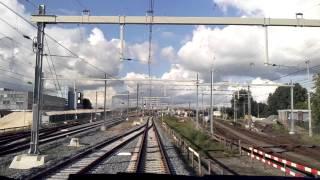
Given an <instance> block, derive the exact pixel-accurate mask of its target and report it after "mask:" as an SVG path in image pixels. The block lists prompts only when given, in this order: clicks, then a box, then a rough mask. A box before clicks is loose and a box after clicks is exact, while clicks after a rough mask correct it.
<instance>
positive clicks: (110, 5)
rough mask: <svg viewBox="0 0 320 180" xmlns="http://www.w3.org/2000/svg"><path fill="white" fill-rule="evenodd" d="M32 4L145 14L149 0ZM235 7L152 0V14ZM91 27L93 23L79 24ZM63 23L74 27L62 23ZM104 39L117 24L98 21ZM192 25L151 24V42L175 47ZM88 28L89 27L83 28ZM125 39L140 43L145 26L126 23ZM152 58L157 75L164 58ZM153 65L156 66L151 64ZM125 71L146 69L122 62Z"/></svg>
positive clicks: (43, 0) (165, 65) (70, 11)
mask: <svg viewBox="0 0 320 180" xmlns="http://www.w3.org/2000/svg"><path fill="white" fill-rule="evenodd" d="M29 1H30V2H32V3H33V4H45V5H46V8H47V11H48V12H47V13H48V14H55V15H62V14H64V15H79V14H81V11H82V10H83V9H84V8H86V9H89V10H90V11H91V15H137V16H141V15H145V13H146V10H147V9H148V8H149V0H120V1H119V0H107V1H102V0H90V1H85V0H68V1H65V0H64V1H63V0H54V1H52V0H51V1H50V0H29ZM19 2H20V3H22V4H24V5H25V7H26V8H27V11H28V12H36V9H35V7H34V6H33V5H31V4H30V3H28V2H26V0H19ZM235 12H236V11H229V12H228V13H223V12H222V11H221V9H220V8H219V7H218V6H217V5H216V4H215V3H214V2H213V1H212V0H175V1H172V0H161V1H160V0H158V1H157V0H156V1H155V6H154V14H155V15H159V16H230V15H235V14H236V13H235ZM81 26H82V27H86V28H88V29H91V28H93V27H96V26H95V25H81ZM63 27H74V26H67V25H63ZM98 27H99V28H101V29H102V30H103V32H104V34H105V36H106V37H107V38H108V39H112V38H119V26H117V25H98ZM194 28H195V27H194V26H154V27H153V43H154V44H156V45H157V49H158V50H159V49H161V48H163V47H166V46H172V47H173V48H175V49H179V48H180V46H181V43H182V41H183V40H185V39H187V38H188V37H190V35H192V31H193V29H194ZM87 32H90V31H87ZM125 39H126V41H128V42H130V43H142V42H144V41H147V40H148V27H147V26H132V25H131V26H126V28H125ZM155 59H156V62H154V64H153V65H152V74H153V75H156V76H161V75H162V74H163V73H164V72H165V71H168V70H169V68H170V62H168V60H167V59H163V57H161V56H159V54H156V57H155ZM155 67H156V68H155ZM126 72H137V73H147V65H145V64H144V65H143V64H139V63H137V62H124V63H123V69H122V71H121V72H120V75H122V76H123V75H125V74H126Z"/></svg>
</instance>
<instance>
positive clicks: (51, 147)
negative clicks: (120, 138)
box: [0, 121, 133, 179]
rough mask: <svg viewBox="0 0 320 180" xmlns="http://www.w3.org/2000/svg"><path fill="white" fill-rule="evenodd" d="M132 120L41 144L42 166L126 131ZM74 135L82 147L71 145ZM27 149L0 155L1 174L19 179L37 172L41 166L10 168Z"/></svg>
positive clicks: (51, 163) (48, 165) (130, 126)
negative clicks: (15, 159)
mask: <svg viewBox="0 0 320 180" xmlns="http://www.w3.org/2000/svg"><path fill="white" fill-rule="evenodd" d="M132 127H133V126H132V121H129V122H122V123H120V124H118V125H115V126H113V127H111V128H108V129H107V130H106V131H100V127H97V128H95V129H92V130H90V131H87V132H84V133H79V134H76V135H73V136H70V137H67V138H63V139H60V140H56V141H53V142H50V143H47V144H44V145H40V150H41V154H43V155H46V157H45V162H46V163H45V165H44V166H43V167H41V168H45V167H50V165H53V164H55V163H57V162H60V161H61V160H63V159H66V158H68V157H70V156H71V155H74V154H76V153H78V152H80V151H82V150H84V149H85V148H86V147H88V146H90V145H94V144H97V143H98V142H101V141H104V140H107V139H109V138H111V137H114V136H116V135H119V134H121V133H124V132H125V131H128V130H129V129H131V128H132ZM72 137H77V138H79V140H80V144H82V145H83V146H80V147H69V146H68V145H69V143H70V139H71V138H72ZM26 153H27V151H22V152H19V153H15V154H10V155H7V156H4V157H0V176H6V177H11V178H15V179H19V178H22V177H25V176H28V174H32V173H33V172H36V171H37V170H38V169H39V168H32V169H30V170H17V169H10V168H9V165H10V163H11V161H12V160H13V158H14V156H15V155H20V154H26Z"/></svg>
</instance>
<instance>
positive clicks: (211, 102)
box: [210, 69, 213, 135]
mask: <svg viewBox="0 0 320 180" xmlns="http://www.w3.org/2000/svg"><path fill="white" fill-rule="evenodd" d="M210 82H211V86H210V132H211V134H212V135H213V92H212V91H213V70H212V69H211V77H210Z"/></svg>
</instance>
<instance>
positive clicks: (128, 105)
mask: <svg viewBox="0 0 320 180" xmlns="http://www.w3.org/2000/svg"><path fill="white" fill-rule="evenodd" d="M129 98H130V92H129V91H128V101H127V120H129V103H130V102H129Z"/></svg>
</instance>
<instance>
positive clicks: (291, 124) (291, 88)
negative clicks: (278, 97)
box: [289, 80, 295, 134]
mask: <svg viewBox="0 0 320 180" xmlns="http://www.w3.org/2000/svg"><path fill="white" fill-rule="evenodd" d="M291 85H293V82H292V80H291ZM290 94H291V114H290V132H289V134H295V133H294V120H293V86H291V87H290Z"/></svg>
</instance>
